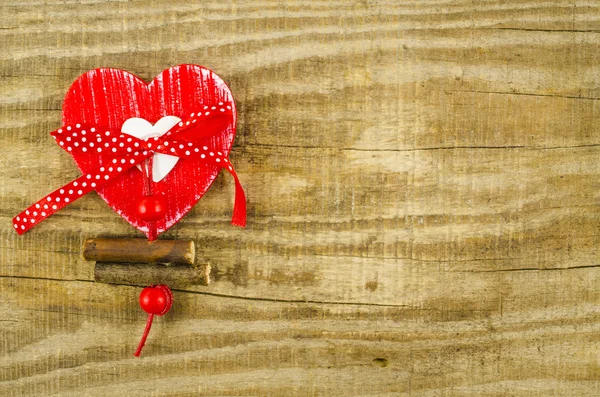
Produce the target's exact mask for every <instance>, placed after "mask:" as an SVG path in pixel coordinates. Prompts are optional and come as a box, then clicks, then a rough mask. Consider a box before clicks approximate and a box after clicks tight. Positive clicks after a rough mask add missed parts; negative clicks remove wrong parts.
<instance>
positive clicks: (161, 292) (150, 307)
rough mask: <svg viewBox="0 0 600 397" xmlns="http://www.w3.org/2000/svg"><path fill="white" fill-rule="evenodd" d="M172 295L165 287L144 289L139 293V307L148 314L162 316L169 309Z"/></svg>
mask: <svg viewBox="0 0 600 397" xmlns="http://www.w3.org/2000/svg"><path fill="white" fill-rule="evenodd" d="M172 301H173V293H172V292H171V290H170V289H169V287H167V286H166V285H154V286H151V287H146V288H144V289H143V290H142V292H141V293H140V306H141V307H142V309H143V310H144V311H145V312H146V313H149V314H157V315H159V316H162V315H163V314H165V313H166V312H168V311H169V309H170V308H171V304H172Z"/></svg>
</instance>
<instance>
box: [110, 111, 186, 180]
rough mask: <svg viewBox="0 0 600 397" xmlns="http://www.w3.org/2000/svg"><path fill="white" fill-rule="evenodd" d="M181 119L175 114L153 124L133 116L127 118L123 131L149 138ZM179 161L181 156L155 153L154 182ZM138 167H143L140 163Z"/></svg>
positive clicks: (166, 129)
mask: <svg viewBox="0 0 600 397" xmlns="http://www.w3.org/2000/svg"><path fill="white" fill-rule="evenodd" d="M180 121H181V119H180V118H179V117H175V116H165V117H163V118H161V119H160V120H158V121H157V122H156V124H154V125H152V123H150V122H149V121H148V120H146V119H142V118H139V117H132V118H130V119H127V120H125V122H124V123H123V126H122V127H121V132H122V133H124V134H128V135H131V136H134V137H136V138H139V139H144V140H148V139H149V138H154V137H156V136H162V135H163V134H165V133H167V132H168V131H169V130H170V129H171V128H173V127H174V126H175V125H176V124H177V123H179V122H180ZM177 161H179V157H176V156H171V155H168V154H163V153H154V158H153V159H152V164H153V165H152V180H153V181H154V182H159V181H161V180H162V179H163V178H164V177H165V176H167V174H168V173H169V172H171V170H172V169H173V167H175V164H177ZM137 167H138V169H139V170H140V171H141V170H142V167H141V166H140V165H139V164H138V166H137Z"/></svg>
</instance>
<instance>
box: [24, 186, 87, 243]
mask: <svg viewBox="0 0 600 397" xmlns="http://www.w3.org/2000/svg"><path fill="white" fill-rule="evenodd" d="M95 187H96V182H95V181H94V182H91V181H90V180H89V178H88V177H87V175H83V176H81V177H79V178H77V179H75V180H74V181H72V182H70V183H68V184H66V185H65V186H63V187H61V188H60V189H56V190H55V191H53V192H52V193H50V194H49V195H47V196H45V197H44V198H42V199H41V200H38V201H37V202H36V203H34V204H33V205H31V206H30V207H29V208H27V209H26V210H24V211H23V212H21V213H20V214H19V215H17V216H15V217H14V218H13V220H12V221H13V226H14V228H15V231H16V232H17V233H18V234H19V235H21V234H23V233H25V232H26V231H28V230H29V229H31V228H32V227H34V226H36V225H37V224H38V223H40V222H41V221H43V220H44V219H46V218H47V217H49V216H50V215H52V214H54V213H55V212H57V211H58V210H60V209H61V208H63V207H65V206H67V205H68V204H70V203H72V202H73V201H75V200H77V199H78V198H80V197H82V196H84V195H86V194H87V193H89V192H90V191H92V190H94V188H95Z"/></svg>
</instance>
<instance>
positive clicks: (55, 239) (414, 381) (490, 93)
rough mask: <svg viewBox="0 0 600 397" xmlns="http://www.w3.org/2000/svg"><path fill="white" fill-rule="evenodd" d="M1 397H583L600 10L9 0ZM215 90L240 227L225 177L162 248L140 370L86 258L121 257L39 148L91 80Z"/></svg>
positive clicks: (109, 215) (0, 84)
mask: <svg viewBox="0 0 600 397" xmlns="http://www.w3.org/2000/svg"><path fill="white" fill-rule="evenodd" d="M0 24H1V26H0V44H1V48H2V53H0V120H1V125H0V147H2V149H3V150H4V153H3V155H2V156H1V157H0V216H1V217H2V222H0V236H1V240H0V379H1V380H2V382H0V395H3V396H4V395H6V396H24V395H35V396H42V395H58V396H80V395H88V396H106V395H115V396H117V395H127V396H142V395H144V396H145V395H155V396H158V395H165V396H272V397H276V396H286V397H290V396H379V397H384V396H385V397H391V396H394V397H396V396H428V397H433V396H598V395H600V360H599V357H600V332H599V331H600V289H599V288H598V285H599V283H600V265H599V264H598V263H599V262H598V258H599V256H600V252H599V249H598V246H599V244H600V233H599V232H598V231H599V227H600V207H599V206H598V200H599V199H600V193H599V189H598V188H599V187H600V184H599V183H598V182H599V181H600V161H598V156H600V110H599V109H597V108H598V104H599V103H600V102H599V99H600V67H599V61H600V52H599V51H598V48H599V44H600V4H598V3H595V2H589V1H578V0H571V1H561V0H557V1H552V2H550V1H547V2H546V1H519V0H515V1H508V2H507V1H480V2H471V1H462V0H461V1H458V0H457V1H438V0H414V1H392V0H389V1H369V0H366V1H333V0H332V1H300V0H298V1H292V0H290V1H274V0H273V1H263V0H257V1H241V0H232V1H212V0H211V1H202V2H192V1H189V0H153V1H141V0H140V1H129V2H126V1H109V0H90V1H78V0H77V1H76V0H44V1H42V0H22V1H17V0H3V1H2V3H1V4H0ZM179 63H195V64H201V65H204V66H206V67H209V68H210V69H212V70H214V71H215V72H216V73H217V74H219V75H220V76H221V77H223V78H224V80H225V81H226V82H227V83H228V84H229V85H230V87H231V90H232V92H233V94H234V96H235V97H236V100H237V104H238V110H239V116H240V118H239V122H238V135H237V138H236V142H235V145H234V149H233V152H232V156H231V157H232V160H233V161H234V163H235V164H236V169H237V170H238V172H239V175H240V179H241V181H242V183H243V184H244V186H245V188H246V190H247V194H248V216H249V217H248V227H247V228H246V230H241V229H237V228H234V227H232V226H231V225H230V224H229V217H230V214H231V197H232V196H233V183H232V181H231V179H230V178H229V177H228V176H226V175H225V176H223V175H221V176H220V177H219V178H218V179H217V181H216V182H215V184H214V185H213V187H212V188H211V189H210V190H209V191H208V193H207V195H206V196H205V197H204V198H203V199H202V200H201V201H200V202H199V203H198V205H196V207H195V208H194V209H193V210H192V211H191V212H190V213H189V214H188V215H187V216H186V217H185V218H183V219H182V221H181V222H180V223H179V224H178V225H176V226H175V227H173V228H172V229H171V230H169V231H168V232H167V233H166V234H165V236H163V238H170V239H191V240H193V241H195V242H196V244H197V249H198V252H197V257H198V258H197V260H196V262H198V263H210V265H211V267H212V272H211V279H212V283H211V284H209V285H208V286H193V287H185V288H180V289H176V290H175V291H174V305H173V308H172V310H171V311H170V312H169V313H168V314H167V315H166V316H164V317H162V318H159V319H157V321H156V322H155V324H154V325H153V328H152V333H151V334H150V337H149V339H148V343H147V345H146V347H145V349H144V355H143V357H141V358H139V359H135V358H134V357H132V354H133V351H134V350H135V347H136V344H137V342H138V338H139V335H140V332H141V330H142V329H143V326H144V322H145V313H144V312H143V311H142V310H141V309H140V308H139V307H138V304H137V299H138V294H139V292H140V288H137V287H131V286H123V285H108V284H101V283H96V282H94V281H93V280H94V264H93V263H92V262H87V261H85V260H83V258H82V257H81V252H80V248H81V245H82V243H83V241H84V240H85V239H86V238H93V237H98V236H110V237H140V234H139V233H138V232H136V230H135V229H133V228H132V227H130V226H129V225H128V224H127V223H126V222H124V221H123V220H121V219H120V218H119V216H118V215H117V214H115V213H113V212H112V211H111V210H110V209H109V208H108V206H107V205H106V204H105V203H104V202H103V201H102V200H101V199H100V198H99V197H98V196H97V195H95V194H90V195H88V196H86V197H84V198H83V199H81V200H79V201H77V202H75V203H73V204H72V205H70V206H68V207H67V208H65V209H64V210H62V211H61V212H60V213H58V214H56V215H54V216H53V217H51V218H50V219H48V220H47V221H44V222H43V223H42V224H41V225H39V226H38V227H37V228H35V229H33V230H32V231H30V232H29V233H27V234H26V235H24V236H21V237H17V235H16V234H15V233H14V231H13V230H12V227H11V222H10V219H11V217H12V216H14V215H15V214H16V213H17V212H18V211H19V210H21V209H23V208H25V207H26V206H27V205H28V204H30V203H32V202H34V201H35V200H37V199H38V198H40V197H42V196H43V195H44V194H46V193H48V192H49V191H51V189H55V188H57V187H59V186H61V185H62V184H64V183H65V182H67V181H69V180H71V179H73V178H75V177H77V176H78V172H77V168H76V167H75V165H74V164H73V162H72V160H71V158H70V157H69V156H68V155H67V154H65V153H64V152H63V151H61V150H60V149H59V148H58V147H57V146H56V145H55V144H54V142H53V139H52V138H51V137H50V136H49V135H48V132H49V131H51V130H53V129H55V128H58V126H59V124H60V118H61V111H60V108H61V103H62V99H63V96H64V94H65V92H66V90H67V89H68V87H69V85H70V84H71V82H72V81H73V80H74V79H75V78H77V76H79V75H80V74H81V73H84V72H85V71H87V70H89V69H92V68H96V67H107V66H108V67H116V68H122V69H126V70H128V71H130V72H132V73H135V74H137V75H139V76H140V77H142V78H144V79H146V80H150V79H152V78H153V77H154V76H155V75H156V74H158V73H159V72H160V71H161V70H163V69H164V68H167V67H169V66H171V65H174V64H179Z"/></svg>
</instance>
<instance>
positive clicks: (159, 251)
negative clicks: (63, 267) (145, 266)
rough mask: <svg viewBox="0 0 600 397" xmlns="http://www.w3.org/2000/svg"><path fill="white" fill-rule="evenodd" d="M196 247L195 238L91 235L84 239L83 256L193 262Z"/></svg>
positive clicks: (92, 259) (99, 258)
mask: <svg viewBox="0 0 600 397" xmlns="http://www.w3.org/2000/svg"><path fill="white" fill-rule="evenodd" d="M195 256H196V250H195V247H194V242H193V241H189V240H187V241H185V240H184V241H182V240H157V241H153V242H149V241H148V240H145V239H141V238H90V239H87V240H85V243H83V257H84V258H85V259H87V260H88V261H99V262H125V263H127V262H137V263H185V264H189V265H191V264H193V263H194V258H195Z"/></svg>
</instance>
